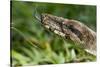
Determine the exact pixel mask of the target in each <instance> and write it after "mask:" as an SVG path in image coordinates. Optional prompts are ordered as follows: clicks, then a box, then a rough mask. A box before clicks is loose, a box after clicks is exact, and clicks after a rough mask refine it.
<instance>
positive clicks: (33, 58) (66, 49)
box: [11, 1, 96, 66]
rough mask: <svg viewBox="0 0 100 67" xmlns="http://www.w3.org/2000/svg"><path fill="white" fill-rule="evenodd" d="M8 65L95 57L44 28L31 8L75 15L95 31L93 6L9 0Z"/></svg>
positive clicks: (88, 59)
mask: <svg viewBox="0 0 100 67" xmlns="http://www.w3.org/2000/svg"><path fill="white" fill-rule="evenodd" d="M11 9H12V10H11V61H12V65H14V66H15V65H16V66H17V65H40V64H60V63H72V62H88V61H95V60H96V57H95V56H92V55H90V54H88V53H86V52H85V51H84V50H81V49H80V48H78V47H75V46H74V44H70V43H68V42H67V41H66V40H65V39H63V38H61V37H59V36H57V35H55V34H53V33H52V32H50V31H48V30H45V29H44V27H42V25H41V23H40V22H39V21H38V20H37V19H36V18H35V17H34V14H35V11H36V9H37V11H38V12H39V13H49V14H52V15H56V16H60V17H64V18H68V19H75V20H79V21H81V22H84V24H86V25H87V26H89V27H90V28H91V29H93V30H94V31H96V6H89V5H71V4H57V3H51V4H50V3H39V2H28V1H26V2H25V1H11Z"/></svg>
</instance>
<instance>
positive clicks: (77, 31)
mask: <svg viewBox="0 0 100 67" xmlns="http://www.w3.org/2000/svg"><path fill="white" fill-rule="evenodd" d="M40 18H41V19H40V21H41V23H42V25H43V26H44V27H45V28H47V29H49V30H50V31H52V32H54V33H55V34H58V35H59V36H61V37H63V38H65V39H68V40H71V41H73V42H74V43H75V44H77V45H78V46H81V47H82V48H83V49H84V50H85V51H86V52H88V53H90V54H93V55H96V32H94V31H93V30H91V29H90V28H89V27H87V26H86V25H85V24H83V23H81V22H80V21H76V20H70V19H65V18H62V17H57V16H54V15H51V14H46V13H42V14H41V16H40Z"/></svg>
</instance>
